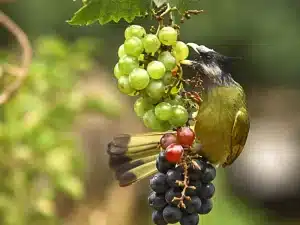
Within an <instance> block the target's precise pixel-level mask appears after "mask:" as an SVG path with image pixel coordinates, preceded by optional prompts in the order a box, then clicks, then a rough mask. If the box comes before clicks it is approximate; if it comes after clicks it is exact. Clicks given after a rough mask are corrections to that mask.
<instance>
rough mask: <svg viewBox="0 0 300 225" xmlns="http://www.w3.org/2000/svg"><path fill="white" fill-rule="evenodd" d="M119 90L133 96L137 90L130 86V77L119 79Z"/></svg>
mask: <svg viewBox="0 0 300 225" xmlns="http://www.w3.org/2000/svg"><path fill="white" fill-rule="evenodd" d="M118 88H119V90H120V91H121V92H122V93H124V94H128V95H133V93H134V92H135V90H134V89H133V88H132V87H131V86H130V84H129V78H128V76H121V77H120V78H119V79H118Z"/></svg>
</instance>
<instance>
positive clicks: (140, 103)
mask: <svg viewBox="0 0 300 225" xmlns="http://www.w3.org/2000/svg"><path fill="white" fill-rule="evenodd" d="M133 108H134V111H135V113H136V115H137V116H138V117H143V116H144V114H145V112H147V111H148V110H150V109H152V108H153V105H152V104H151V103H150V102H149V101H148V100H147V99H146V98H144V97H139V98H138V99H137V100H136V101H135V103H134V107H133Z"/></svg>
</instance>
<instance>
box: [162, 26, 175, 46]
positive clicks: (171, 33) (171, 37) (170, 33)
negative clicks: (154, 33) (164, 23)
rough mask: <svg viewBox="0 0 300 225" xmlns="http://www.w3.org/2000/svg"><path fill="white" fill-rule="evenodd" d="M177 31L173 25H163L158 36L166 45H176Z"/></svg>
mask: <svg viewBox="0 0 300 225" xmlns="http://www.w3.org/2000/svg"><path fill="white" fill-rule="evenodd" d="M177 35H178V34H177V31H176V30H175V29H174V28H173V27H163V28H162V29H161V30H160V31H159V32H158V38H159V40H160V42H161V43H162V44H164V45H175V44H176V41H177Z"/></svg>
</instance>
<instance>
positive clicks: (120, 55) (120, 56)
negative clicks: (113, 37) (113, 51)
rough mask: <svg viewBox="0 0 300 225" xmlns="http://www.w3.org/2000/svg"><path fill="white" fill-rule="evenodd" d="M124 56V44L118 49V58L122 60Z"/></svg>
mask: <svg viewBox="0 0 300 225" xmlns="http://www.w3.org/2000/svg"><path fill="white" fill-rule="evenodd" d="M124 55H126V53H125V50H124V44H122V45H121V46H120V47H119V49H118V56H119V58H122V57H123V56H124Z"/></svg>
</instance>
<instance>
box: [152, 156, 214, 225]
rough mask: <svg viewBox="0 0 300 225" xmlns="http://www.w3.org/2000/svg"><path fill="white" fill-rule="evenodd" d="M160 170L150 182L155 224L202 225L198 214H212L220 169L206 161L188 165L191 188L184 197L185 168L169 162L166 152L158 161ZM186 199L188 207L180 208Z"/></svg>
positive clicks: (185, 203)
mask: <svg viewBox="0 0 300 225" xmlns="http://www.w3.org/2000/svg"><path fill="white" fill-rule="evenodd" d="M156 167H157V170H158V171H159V172H158V173H157V174H155V175H154V176H153V177H152V178H151V180H150V187H151V189H152V192H151V193H150V195H149V198H148V202H149V204H150V206H151V207H152V208H153V209H154V211H153V213H152V220H153V222H154V224H156V225H166V224H174V223H177V222H180V224H181V225H197V224H199V215H198V214H207V213H209V212H210V211H211V210H212V207H213V203H212V200H211V198H212V197H213V195H214V193H215V186H214V185H213V184H212V181H213V180H214V179H215V177H216V169H215V168H214V167H213V166H212V165H211V164H209V163H208V162H206V161H204V160H203V159H201V158H199V159H195V160H193V163H190V164H188V168H187V171H188V173H187V174H188V179H187V186H188V187H187V188H186V189H185V195H184V196H186V197H185V198H182V194H183V188H184V185H183V182H184V168H183V166H181V165H176V164H172V163H170V162H168V161H167V160H166V158H165V152H163V151H162V152H161V153H160V154H159V156H158V157H157V161H156ZM180 199H183V203H184V206H185V207H183V205H182V204H180Z"/></svg>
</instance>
